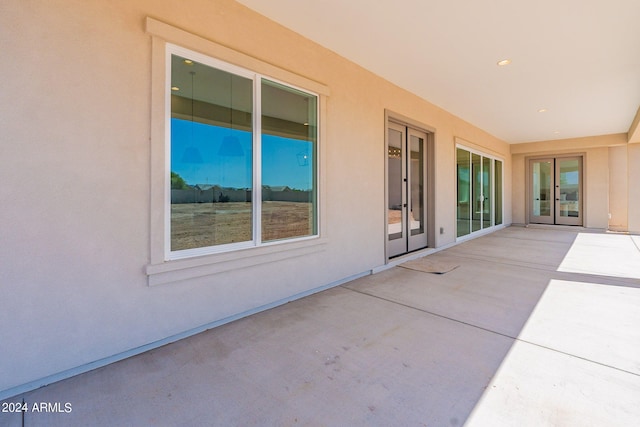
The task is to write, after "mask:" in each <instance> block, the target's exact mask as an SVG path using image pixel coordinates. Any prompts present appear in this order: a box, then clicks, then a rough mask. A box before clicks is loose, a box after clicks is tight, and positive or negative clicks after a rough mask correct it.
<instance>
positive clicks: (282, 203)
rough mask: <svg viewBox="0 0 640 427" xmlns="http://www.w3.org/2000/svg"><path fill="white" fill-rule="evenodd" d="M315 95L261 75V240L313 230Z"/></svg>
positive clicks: (314, 231) (315, 134) (315, 154)
mask: <svg viewBox="0 0 640 427" xmlns="http://www.w3.org/2000/svg"><path fill="white" fill-rule="evenodd" d="M317 125H318V123H317V97H316V96H313V95H309V94H307V93H304V92H301V91H298V90H295V89H292V88H289V87H286V86H283V85H280V84H277V83H274V82H271V81H268V80H262V147H261V148H262V151H261V155H262V240H263V241H271V240H278V239H286V238H292V237H302V236H311V235H315V234H317V194H316V192H317V183H316V170H317V150H318V149H317V145H318V144H317V132H318V131H317Z"/></svg>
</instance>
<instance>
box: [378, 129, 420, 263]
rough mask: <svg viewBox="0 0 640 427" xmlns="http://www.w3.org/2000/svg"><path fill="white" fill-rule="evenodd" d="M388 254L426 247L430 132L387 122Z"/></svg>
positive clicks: (394, 254)
mask: <svg viewBox="0 0 640 427" xmlns="http://www.w3.org/2000/svg"><path fill="white" fill-rule="evenodd" d="M388 132H389V133H388V146H387V195H388V206H387V255H388V257H389V258H391V257H394V256H398V255H402V254H404V253H407V252H411V251H415V250H417V249H422V248H425V247H427V245H428V240H427V217H426V197H425V196H426V182H425V181H426V170H425V168H426V164H427V137H428V136H427V133H426V132H422V131H419V130H417V129H413V128H410V127H407V126H404V125H400V124H396V123H392V122H390V123H389V124H388Z"/></svg>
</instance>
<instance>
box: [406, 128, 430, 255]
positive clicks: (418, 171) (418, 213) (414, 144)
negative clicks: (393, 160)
mask: <svg viewBox="0 0 640 427" xmlns="http://www.w3.org/2000/svg"><path fill="white" fill-rule="evenodd" d="M408 135H409V143H408V145H409V153H408V161H407V165H408V172H407V176H408V179H409V182H408V183H407V187H408V193H409V196H408V200H409V210H408V212H407V214H408V219H407V224H408V225H409V236H408V239H409V242H408V250H409V251H414V250H416V249H420V248H424V247H426V246H427V244H428V242H427V233H426V215H425V162H426V156H425V154H426V148H427V147H426V143H427V134H426V133H424V132H420V131H417V130H414V129H408Z"/></svg>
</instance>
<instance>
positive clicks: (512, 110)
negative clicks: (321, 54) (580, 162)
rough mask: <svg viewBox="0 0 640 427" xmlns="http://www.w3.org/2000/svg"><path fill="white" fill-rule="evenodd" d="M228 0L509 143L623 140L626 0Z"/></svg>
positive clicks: (628, 36)
mask: <svg viewBox="0 0 640 427" xmlns="http://www.w3.org/2000/svg"><path fill="white" fill-rule="evenodd" d="M239 2H240V3H242V4H244V5H246V6H248V7H250V8H252V9H254V10H256V11H257V12H259V13H261V14H263V15H265V16H267V17H268V18H271V19H272V20H274V21H276V22H279V23H281V24H282V25H284V26H286V27H288V28H290V29H292V30H293V31H296V32H297V33H299V34H302V35H303V36H305V37H308V38H309V39H311V40H313V41H315V42H317V43H319V44H321V45H323V46H325V47H327V48H329V49H331V50H333V51H335V52H337V53H338V54H340V55H342V56H344V57H346V58H348V59H350V60H352V61H354V62H356V63H357V64H360V65H361V66H363V67H365V68H367V69H369V70H371V71H372V72H374V73H376V74H378V75H380V76H382V77H384V78H386V79H387V80H389V81H391V82H393V83H395V84H397V85H398V86H400V87H402V88H405V89H407V90H409V91H411V92H413V93H415V94H417V95H419V96H420V97H422V98H424V99H426V100H428V101H430V102H432V103H434V104H436V105H438V106H439V107H442V108H443V109H445V110H447V111H449V112H451V113H453V114H455V115H457V116H459V117H461V118H462V119H464V120H466V121H468V122H470V123H472V124H474V125H476V126H478V127H480V128H482V129H484V130H486V131H487V132H489V133H491V134H493V135H494V136H496V137H498V138H500V139H502V140H504V141H506V142H508V143H522V142H530V141H543V140H554V139H565V138H576V137H584V136H595V135H605V134H613V133H626V132H629V130H630V128H631V126H632V122H633V120H634V117H635V115H636V112H637V111H638V107H639V106H640V25H639V23H640V2H638V1H637V0H609V1H602V0H539V1H534V2H514V1H510V0H454V1H437V0H398V1H394V2H371V1H366V0H350V1H342V0H323V1H311V0H301V1H300V0H269V1H262V0H239ZM501 60H510V61H511V62H510V64H509V65H504V66H499V65H497V64H498V62H499V61H501Z"/></svg>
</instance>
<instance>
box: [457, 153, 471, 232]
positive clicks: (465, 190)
mask: <svg viewBox="0 0 640 427" xmlns="http://www.w3.org/2000/svg"><path fill="white" fill-rule="evenodd" d="M456 174H457V177H458V184H457V187H458V206H457V213H456V215H457V218H456V219H457V229H456V235H457V237H460V236H466V235H467V234H469V233H471V182H470V177H471V153H469V152H468V151H467V150H463V149H462V148H458V149H456Z"/></svg>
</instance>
